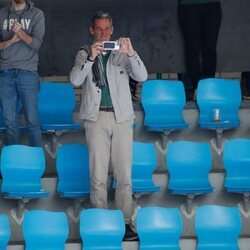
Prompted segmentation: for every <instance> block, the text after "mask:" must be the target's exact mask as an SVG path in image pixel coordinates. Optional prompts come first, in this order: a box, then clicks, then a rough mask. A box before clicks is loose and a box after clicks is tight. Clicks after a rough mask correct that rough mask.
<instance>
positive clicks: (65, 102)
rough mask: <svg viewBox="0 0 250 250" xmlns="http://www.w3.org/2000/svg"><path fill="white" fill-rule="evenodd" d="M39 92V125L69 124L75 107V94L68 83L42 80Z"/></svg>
mask: <svg viewBox="0 0 250 250" xmlns="http://www.w3.org/2000/svg"><path fill="white" fill-rule="evenodd" d="M40 86H41V89H40V92H39V118H40V123H41V125H48V124H50V125H51V124H70V123H72V121H73V118H72V114H73V111H74V108H75V95H74V89H73V86H72V85H71V84H70V83H53V82H43V83H41V84H40Z"/></svg>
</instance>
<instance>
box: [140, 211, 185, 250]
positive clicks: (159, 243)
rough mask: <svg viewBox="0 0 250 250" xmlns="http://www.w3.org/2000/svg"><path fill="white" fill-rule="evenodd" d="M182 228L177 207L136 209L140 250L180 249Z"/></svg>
mask: <svg viewBox="0 0 250 250" xmlns="http://www.w3.org/2000/svg"><path fill="white" fill-rule="evenodd" d="M182 230H183V225H182V219H181V214H180V211H179V210H178V209H177V208H163V207H144V208H141V209H139V211H138V217H137V232H138V236H139V239H140V250H154V249H165V250H167V249H169V250H180V249H181V248H180V246H179V240H180V236H181V234H182Z"/></svg>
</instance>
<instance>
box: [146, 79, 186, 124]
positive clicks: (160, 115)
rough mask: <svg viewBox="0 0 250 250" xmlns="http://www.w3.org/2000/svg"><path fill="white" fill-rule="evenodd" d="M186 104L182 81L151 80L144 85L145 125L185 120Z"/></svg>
mask: <svg viewBox="0 0 250 250" xmlns="http://www.w3.org/2000/svg"><path fill="white" fill-rule="evenodd" d="M185 104H186V97H185V91H184V86H183V83H182V82H180V81H170V80H149V81H146V82H145V83H144V84H143V85H142V105H143V108H144V111H145V120H144V124H145V125H149V124H169V123H170V124H171V123H178V122H184V120H183V115H182V111H183V108H184V106H185Z"/></svg>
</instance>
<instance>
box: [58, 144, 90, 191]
mask: <svg viewBox="0 0 250 250" xmlns="http://www.w3.org/2000/svg"><path fill="white" fill-rule="evenodd" d="M56 168H57V173H58V185H57V191H58V192H83V193H86V194H89V192H90V178H89V156H88V148H87V146H86V145H80V144H64V145H62V146H60V147H59V150H58V154H57V160H56Z"/></svg>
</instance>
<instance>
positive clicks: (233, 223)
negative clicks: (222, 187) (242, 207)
mask: <svg viewBox="0 0 250 250" xmlns="http://www.w3.org/2000/svg"><path fill="white" fill-rule="evenodd" d="M195 232H196V235H197V237H198V249H203V248H202V247H205V246H206V247H210V248H211V249H218V250H219V249H223V250H224V249H239V248H238V237H239V235H240V232H241V219H240V212H239V210H238V208H237V207H223V206H217V205H207V206H201V207H198V209H197V210H196V216H195ZM210 248H209V249H210ZM206 249H208V248H206Z"/></svg>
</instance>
